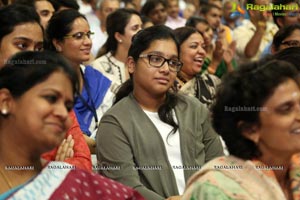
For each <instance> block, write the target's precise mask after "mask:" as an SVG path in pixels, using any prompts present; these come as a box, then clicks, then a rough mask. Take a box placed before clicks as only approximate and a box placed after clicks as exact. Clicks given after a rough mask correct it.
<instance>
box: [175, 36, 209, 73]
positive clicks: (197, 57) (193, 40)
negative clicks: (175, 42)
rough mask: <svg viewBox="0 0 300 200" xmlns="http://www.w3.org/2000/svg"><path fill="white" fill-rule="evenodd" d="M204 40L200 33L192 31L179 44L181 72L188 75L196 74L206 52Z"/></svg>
mask: <svg viewBox="0 0 300 200" xmlns="http://www.w3.org/2000/svg"><path fill="white" fill-rule="evenodd" d="M204 46H205V44H204V40H203V37H202V36H201V34H200V33H193V34H191V35H190V37H188V38H187V39H186V40H185V41H184V42H183V43H182V44H181V45H180V59H181V61H182V62H183V67H182V69H181V71H182V72H184V73H185V74H187V75H189V76H194V75H196V74H198V73H199V72H200V70H201V67H202V65H203V63H204V58H205V56H206V52H205V50H204Z"/></svg>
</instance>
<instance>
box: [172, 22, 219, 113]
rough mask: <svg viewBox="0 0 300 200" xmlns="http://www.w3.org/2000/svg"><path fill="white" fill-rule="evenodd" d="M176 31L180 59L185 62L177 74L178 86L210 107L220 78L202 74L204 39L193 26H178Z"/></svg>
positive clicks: (204, 54) (204, 53)
mask: <svg viewBox="0 0 300 200" xmlns="http://www.w3.org/2000/svg"><path fill="white" fill-rule="evenodd" d="M174 32H175V35H176V37H177V38H178V41H179V44H180V60H181V61H182V62H183V67H182V69H181V71H180V72H179V73H178V74H177V79H176V80H177V82H176V87H177V88H178V89H179V91H181V92H183V93H184V94H187V95H189V96H193V97H196V98H197V99H199V100H200V102H202V103H203V104H205V105H206V106H207V107H210V105H211V104H212V102H213V100H214V98H215V94H216V88H217V85H218V84H219V83H220V79H219V78H218V77H216V76H214V75H211V74H208V73H205V74H202V75H201V74H200V71H201V68H202V65H203V63H204V58H205V56H206V52H205V50H204V46H205V43H204V39H203V37H202V35H201V34H200V33H199V32H198V31H197V30H196V29H195V28H192V27H182V28H177V29H175V31H174Z"/></svg>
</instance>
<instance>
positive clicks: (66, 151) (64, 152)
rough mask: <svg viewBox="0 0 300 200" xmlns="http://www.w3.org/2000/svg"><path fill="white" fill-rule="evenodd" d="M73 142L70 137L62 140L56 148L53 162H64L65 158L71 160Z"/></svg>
mask: <svg viewBox="0 0 300 200" xmlns="http://www.w3.org/2000/svg"><path fill="white" fill-rule="evenodd" d="M73 147H74V140H73V137H72V135H69V136H68V138H67V139H64V140H63V141H62V143H61V144H60V146H59V147H58V150H57V153H56V156H55V160H56V161H64V160H65V159H67V158H73V156H74V150H73Z"/></svg>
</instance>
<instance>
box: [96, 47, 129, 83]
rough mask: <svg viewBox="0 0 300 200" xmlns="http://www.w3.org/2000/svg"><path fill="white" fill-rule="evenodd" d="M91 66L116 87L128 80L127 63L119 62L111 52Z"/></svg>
mask: <svg viewBox="0 0 300 200" xmlns="http://www.w3.org/2000/svg"><path fill="white" fill-rule="evenodd" d="M90 65H91V66H92V67H94V68H95V69H97V70H98V71H100V72H101V73H102V74H104V75H105V76H106V77H108V78H109V79H110V80H111V81H112V82H113V83H114V84H115V85H118V86H119V85H121V84H122V83H124V82H125V81H126V80H127V78H126V69H125V63H123V62H121V61H119V60H117V59H116V58H115V57H114V56H113V55H112V54H111V53H110V52H108V53H107V54H105V55H103V56H101V57H100V58H97V59H96V60H94V61H93V62H92V63H90Z"/></svg>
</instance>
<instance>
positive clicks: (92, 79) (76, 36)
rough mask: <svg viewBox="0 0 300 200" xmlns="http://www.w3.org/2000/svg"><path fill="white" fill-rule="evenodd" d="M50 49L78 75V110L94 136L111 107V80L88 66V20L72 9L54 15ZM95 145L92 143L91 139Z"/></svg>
mask: <svg viewBox="0 0 300 200" xmlns="http://www.w3.org/2000/svg"><path fill="white" fill-rule="evenodd" d="M46 34H47V40H48V41H47V42H48V44H47V48H48V49H50V50H53V51H57V52H59V53H60V54H62V55H63V56H64V57H65V58H67V59H68V61H69V62H70V63H71V65H72V66H73V67H74V69H75V70H76V72H77V75H78V78H79V81H80V88H79V89H80V95H78V96H77V97H76V99H75V105H74V111H75V113H76V117H77V119H78V122H79V124H80V128H81V130H82V131H83V132H84V133H85V134H86V135H87V136H89V137H92V138H93V137H94V135H95V134H96V130H97V125H98V121H99V119H100V118H101V116H102V115H103V113H104V112H105V111H106V110H107V109H108V108H109V107H110V106H111V104H112V98H113V93H112V92H110V86H111V81H110V80H109V79H108V78H107V77H106V76H104V75H103V74H101V73H100V72H99V71H97V70H95V69H94V68H92V67H91V66H84V65H83V62H86V61H88V60H89V58H90V51H91V47H92V40H91V36H92V34H93V33H92V32H91V30H90V27H89V24H88V22H87V20H86V18H85V17H84V16H83V15H82V14H80V13H79V12H78V11H76V10H73V9H69V10H63V11H61V12H59V13H56V14H54V15H53V17H52V18H51V20H50V21H49V24H48V27H47V30H46ZM87 140H88V141H89V142H90V144H91V145H92V143H93V142H92V141H91V140H89V139H88V138H87Z"/></svg>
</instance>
